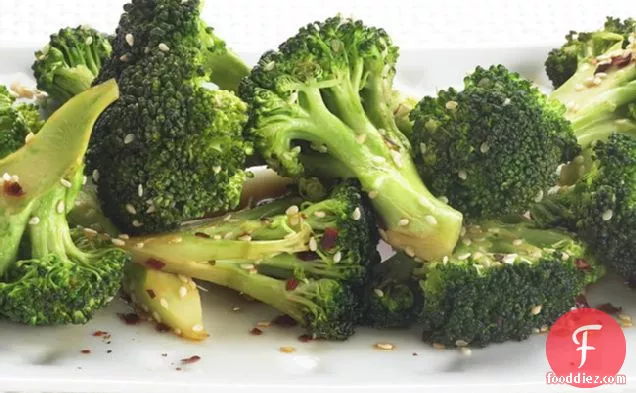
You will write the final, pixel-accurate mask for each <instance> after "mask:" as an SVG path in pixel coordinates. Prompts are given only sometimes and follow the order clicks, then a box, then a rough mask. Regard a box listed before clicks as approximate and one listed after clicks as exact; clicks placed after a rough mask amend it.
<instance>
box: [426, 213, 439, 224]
mask: <svg viewBox="0 0 636 393" xmlns="http://www.w3.org/2000/svg"><path fill="white" fill-rule="evenodd" d="M424 219H425V220H426V222H428V223H429V224H431V225H437V219H436V218H435V217H433V216H431V215H428V216H426V217H424Z"/></svg>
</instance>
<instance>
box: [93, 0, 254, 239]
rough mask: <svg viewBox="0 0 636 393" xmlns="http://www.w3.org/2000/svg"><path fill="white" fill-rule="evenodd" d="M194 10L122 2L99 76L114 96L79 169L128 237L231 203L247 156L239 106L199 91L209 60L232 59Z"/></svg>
mask: <svg viewBox="0 0 636 393" xmlns="http://www.w3.org/2000/svg"><path fill="white" fill-rule="evenodd" d="M199 8H200V2H199V1H198V0H191V1H187V2H183V1H180V0H158V1H155V0H153V1H149V0H140V1H134V2H132V3H130V4H127V5H126V6H125V7H124V10H125V12H124V14H123V15H122V17H121V20H120V23H119V27H118V28H117V35H116V37H115V38H114V41H113V56H112V57H111V58H110V60H109V61H107V62H106V63H105V64H104V66H103V68H102V70H101V72H100V75H99V76H98V78H97V81H102V80H104V79H105V78H109V77H111V76H112V77H115V78H116V79H117V81H118V83H119V86H120V89H121V91H122V94H121V98H120V99H119V100H118V101H117V102H116V103H115V104H113V105H112V106H110V107H109V108H108V109H107V110H106V111H105V112H104V114H103V115H102V116H101V117H100V118H99V120H98V122H97V124H96V126H95V132H94V137H93V139H92V141H91V149H90V151H89V154H88V156H87V162H88V167H89V172H90V173H91V174H92V177H93V180H94V181H95V182H96V183H97V187H98V195H99V198H100V199H101V201H102V203H103V206H104V211H105V213H106V214H107V215H108V217H109V218H111V219H112V220H113V221H114V223H115V224H116V225H117V226H118V227H119V228H120V229H121V230H123V231H125V232H127V233H152V232H159V231H165V230H171V229H174V228H175V227H176V226H177V225H178V223H179V222H181V221H183V220H185V219H193V218H200V217H202V216H204V215H205V214H206V213H208V212H216V211H222V210H226V209H231V208H234V207H236V206H237V204H238V203H239V198H240V194H241V188H242V184H243V182H244V180H245V178H246V173H245V171H244V163H245V158H246V155H247V154H248V153H250V152H251V151H252V147H251V143H249V142H248V141H246V140H245V138H243V136H242V133H243V126H244V124H245V122H246V121H247V106H246V104H245V103H244V102H242V101H241V100H240V99H239V98H237V97H236V96H235V95H234V93H232V92H230V91H227V90H209V89H206V88H205V87H204V86H203V85H202V84H203V83H204V82H206V81H208V80H209V79H210V76H211V75H214V70H212V69H210V68H209V67H207V66H206V64H207V61H208V60H209V59H210V58H214V59H215V60H214V61H220V59H221V58H226V57H228V58H229V57H232V58H234V57H233V55H231V52H230V51H229V49H227V48H225V47H224V45H222V44H220V43H218V44H214V45H213V44H212V43H211V42H212V41H214V42H216V41H218V38H215V37H214V36H213V35H212V32H211V31H210V30H209V29H208V28H205V26H204V25H203V22H202V21H201V19H200V16H199ZM228 61H229V60H228ZM217 82H218V81H217ZM219 84H221V83H220V82H219Z"/></svg>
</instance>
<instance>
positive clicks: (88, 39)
mask: <svg viewBox="0 0 636 393" xmlns="http://www.w3.org/2000/svg"><path fill="white" fill-rule="evenodd" d="M84 43H86V45H93V37H91V36H88V37H86V39H85V40H84Z"/></svg>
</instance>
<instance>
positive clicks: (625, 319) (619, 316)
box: [618, 313, 632, 322]
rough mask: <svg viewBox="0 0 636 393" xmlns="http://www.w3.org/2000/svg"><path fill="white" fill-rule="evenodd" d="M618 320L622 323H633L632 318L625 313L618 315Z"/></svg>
mask: <svg viewBox="0 0 636 393" xmlns="http://www.w3.org/2000/svg"><path fill="white" fill-rule="evenodd" d="M618 319H620V320H621V321H625V322H631V321H632V317H631V316H629V315H627V314H625V313H620V314H618Z"/></svg>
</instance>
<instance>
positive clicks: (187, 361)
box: [181, 355, 201, 364]
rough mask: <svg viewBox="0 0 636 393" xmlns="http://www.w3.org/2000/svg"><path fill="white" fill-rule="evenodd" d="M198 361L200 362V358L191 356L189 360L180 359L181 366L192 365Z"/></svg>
mask: <svg viewBox="0 0 636 393" xmlns="http://www.w3.org/2000/svg"><path fill="white" fill-rule="evenodd" d="M199 360H201V356H199V355H193V356H190V357H189V358H185V359H181V364H192V363H196V362H198V361H199Z"/></svg>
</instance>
